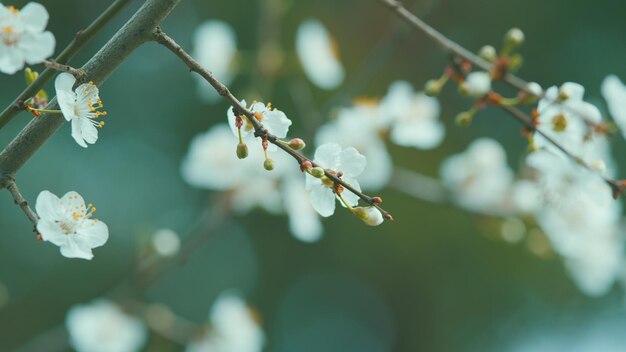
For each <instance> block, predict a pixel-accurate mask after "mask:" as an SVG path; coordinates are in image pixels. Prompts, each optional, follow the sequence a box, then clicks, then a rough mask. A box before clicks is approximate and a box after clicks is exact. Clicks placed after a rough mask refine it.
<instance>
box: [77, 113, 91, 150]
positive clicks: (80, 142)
mask: <svg viewBox="0 0 626 352" xmlns="http://www.w3.org/2000/svg"><path fill="white" fill-rule="evenodd" d="M82 120H83V119H82V118H80V117H75V118H73V119H72V138H74V140H75V141H76V143H78V145H80V146H81V147H83V148H87V143H85V138H83V122H82ZM94 128H95V127H94Z"/></svg>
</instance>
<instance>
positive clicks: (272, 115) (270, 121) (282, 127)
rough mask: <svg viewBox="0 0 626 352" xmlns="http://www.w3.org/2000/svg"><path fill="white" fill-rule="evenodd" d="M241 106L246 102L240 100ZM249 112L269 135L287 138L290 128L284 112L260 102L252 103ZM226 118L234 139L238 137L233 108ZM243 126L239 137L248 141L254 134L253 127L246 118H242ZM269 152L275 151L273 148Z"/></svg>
mask: <svg viewBox="0 0 626 352" xmlns="http://www.w3.org/2000/svg"><path fill="white" fill-rule="evenodd" d="M241 105H243V106H246V101H245V100H242V101H241ZM249 110H250V111H251V112H253V113H254V114H255V118H256V119H257V120H258V121H259V122H261V123H262V124H263V127H265V129H267V131H268V132H269V133H270V134H273V135H275V136H276V137H278V138H285V137H287V132H288V131H289V126H291V120H290V119H289V118H288V117H287V115H285V113H284V112H282V111H280V110H278V109H275V108H273V107H271V104H268V105H265V104H263V103H261V102H253V103H252V105H250V107H249ZM226 116H227V119H228V124H229V125H230V128H231V130H232V131H233V134H234V135H235V137H238V136H239V131H238V128H237V124H236V121H237V116H235V113H234V112H233V108H232V107H230V108H229V109H228V111H227V112H226ZM242 122H243V125H242V127H241V129H240V130H241V136H242V138H244V140H248V139H249V138H252V136H253V134H254V126H253V125H252V123H250V121H249V120H248V118H247V117H245V116H244V117H242ZM270 147H274V148H272V149H271V150H275V146H270Z"/></svg>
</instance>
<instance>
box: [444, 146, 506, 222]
mask: <svg viewBox="0 0 626 352" xmlns="http://www.w3.org/2000/svg"><path fill="white" fill-rule="evenodd" d="M440 174H441V178H442V180H443V182H444V184H445V186H446V187H447V188H448V190H450V192H451V193H452V196H453V198H454V200H455V202H456V203H458V204H459V205H460V206H462V207H464V208H467V209H470V210H473V211H478V212H484V213H488V214H499V213H501V212H502V205H503V203H504V202H505V197H506V195H507V192H508V191H509V188H510V187H511V183H512V178H513V172H512V171H511V169H510V168H509V167H508V165H507V162H506V154H505V152H504V149H503V148H502V146H501V145H500V144H499V143H498V142H496V141H494V140H492V139H488V138H481V139H477V140H476V141H474V142H472V144H470V146H469V147H468V148H467V150H466V151H465V152H463V153H460V154H456V155H452V156H450V157H448V158H447V159H446V160H444V162H443V164H442V165H441V169H440Z"/></svg>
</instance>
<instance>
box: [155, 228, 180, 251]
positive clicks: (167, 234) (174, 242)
mask: <svg viewBox="0 0 626 352" xmlns="http://www.w3.org/2000/svg"><path fill="white" fill-rule="evenodd" d="M152 246H153V247H154V250H155V251H156V253H157V254H159V255H160V256H163V257H173V256H175V255H176V254H178V251H179V250H180V237H178V234H177V233H176V232H174V231H173V230H170V229H160V230H158V231H157V232H155V233H154V234H153V235H152Z"/></svg>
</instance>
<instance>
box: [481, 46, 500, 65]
mask: <svg viewBox="0 0 626 352" xmlns="http://www.w3.org/2000/svg"><path fill="white" fill-rule="evenodd" d="M478 56H480V57H481V58H483V59H485V60H486V61H489V62H493V61H495V60H496V58H497V57H498V53H497V52H496V48H494V47H493V46H491V45H485V46H483V47H482V48H480V51H479V52H478Z"/></svg>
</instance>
